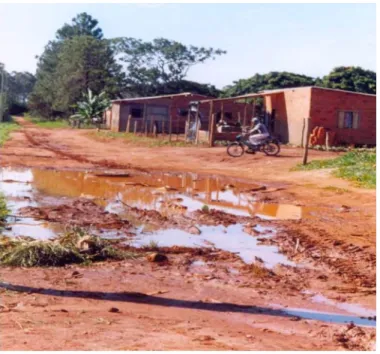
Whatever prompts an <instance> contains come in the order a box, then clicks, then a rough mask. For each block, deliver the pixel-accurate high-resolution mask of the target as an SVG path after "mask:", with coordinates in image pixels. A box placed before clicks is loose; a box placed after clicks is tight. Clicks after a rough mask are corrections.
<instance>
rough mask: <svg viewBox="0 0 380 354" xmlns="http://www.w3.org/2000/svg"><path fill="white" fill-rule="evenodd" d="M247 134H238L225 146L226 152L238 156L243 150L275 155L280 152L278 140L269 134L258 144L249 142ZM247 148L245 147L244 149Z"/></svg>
mask: <svg viewBox="0 0 380 354" xmlns="http://www.w3.org/2000/svg"><path fill="white" fill-rule="evenodd" d="M248 138H249V134H240V135H238V136H237V137H236V140H235V141H234V142H233V143H230V144H229V145H228V146H227V153H228V155H230V156H232V157H240V156H242V155H243V154H244V152H250V151H251V152H258V151H260V152H263V153H264V154H265V155H268V156H276V155H278V154H279V153H280V142H279V141H278V139H276V138H274V137H272V136H269V137H268V138H266V139H264V140H263V141H262V142H260V144H258V145H252V144H251V143H250V142H249V139H248ZM246 148H247V149H246Z"/></svg>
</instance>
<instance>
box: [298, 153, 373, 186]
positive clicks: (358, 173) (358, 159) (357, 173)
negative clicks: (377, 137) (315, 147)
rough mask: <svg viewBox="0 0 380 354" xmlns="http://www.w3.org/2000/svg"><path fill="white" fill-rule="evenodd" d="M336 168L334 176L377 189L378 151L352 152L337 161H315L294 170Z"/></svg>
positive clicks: (336, 159)
mask: <svg viewBox="0 0 380 354" xmlns="http://www.w3.org/2000/svg"><path fill="white" fill-rule="evenodd" d="M324 168H335V171H334V172H333V174H334V176H336V177H340V178H344V179H347V180H349V181H353V182H355V183H356V184H357V185H358V186H360V187H364V188H376V151H374V150H373V151H357V150H354V151H351V152H348V153H346V154H344V155H342V156H339V157H337V158H335V159H329V160H315V161H312V162H310V163H308V164H307V165H305V166H303V165H297V166H296V167H295V168H294V169H293V170H298V171H306V170H316V169H324Z"/></svg>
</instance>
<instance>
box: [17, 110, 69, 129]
mask: <svg viewBox="0 0 380 354" xmlns="http://www.w3.org/2000/svg"><path fill="white" fill-rule="evenodd" d="M24 119H25V120H28V121H29V122H32V123H33V124H35V125H37V126H38V127H40V128H45V129H62V128H69V127H70V125H69V122H68V120H62V119H59V120H47V119H44V118H40V117H34V116H31V115H30V114H28V113H27V114H25V115H24Z"/></svg>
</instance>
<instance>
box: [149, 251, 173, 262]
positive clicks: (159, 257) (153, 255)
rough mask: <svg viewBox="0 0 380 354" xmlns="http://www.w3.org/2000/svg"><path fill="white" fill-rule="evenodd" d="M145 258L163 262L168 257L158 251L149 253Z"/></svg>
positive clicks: (150, 260)
mask: <svg viewBox="0 0 380 354" xmlns="http://www.w3.org/2000/svg"><path fill="white" fill-rule="evenodd" d="M146 258H147V260H148V261H149V262H165V261H167V260H168V257H166V256H165V255H164V254H162V253H158V252H154V253H151V254H149V255H148V256H147V257H146Z"/></svg>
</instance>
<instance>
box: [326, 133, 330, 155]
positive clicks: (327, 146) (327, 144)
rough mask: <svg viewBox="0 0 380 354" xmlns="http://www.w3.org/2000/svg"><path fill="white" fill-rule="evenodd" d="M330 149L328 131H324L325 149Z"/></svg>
mask: <svg viewBox="0 0 380 354" xmlns="http://www.w3.org/2000/svg"><path fill="white" fill-rule="evenodd" d="M329 150H330V143H329V132H326V151H329Z"/></svg>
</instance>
